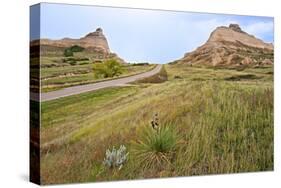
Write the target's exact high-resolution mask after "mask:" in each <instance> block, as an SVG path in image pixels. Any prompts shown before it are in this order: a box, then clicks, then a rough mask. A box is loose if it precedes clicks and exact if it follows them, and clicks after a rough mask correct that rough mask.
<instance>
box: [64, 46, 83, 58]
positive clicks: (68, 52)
mask: <svg viewBox="0 0 281 188" xmlns="http://www.w3.org/2000/svg"><path fill="white" fill-rule="evenodd" d="M83 50H84V48H83V47H81V46H78V45H74V46H71V47H69V48H66V49H65V50H64V56H65V57H70V56H73V52H82V51H83Z"/></svg>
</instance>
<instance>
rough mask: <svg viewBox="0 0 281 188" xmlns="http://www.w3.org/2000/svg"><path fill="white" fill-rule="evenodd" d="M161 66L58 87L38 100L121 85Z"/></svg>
mask: <svg viewBox="0 0 281 188" xmlns="http://www.w3.org/2000/svg"><path fill="white" fill-rule="evenodd" d="M161 68H162V65H157V66H156V67H155V68H154V69H152V70H150V71H148V72H144V73H140V74H137V75H133V76H129V77H125V78H118V79H114V80H108V81H102V82H98V83H93V84H87V85H80V86H73V87H68V88H64V89H60V90H57V91H51V92H47V93H41V97H40V101H41V102H43V101H50V100H53V99H58V98H61V97H66V96H70V95H76V94H80V93H84V92H87V91H94V90H98V89H102V88H107V87H116V86H122V85H125V84H128V83H130V82H134V81H136V80H139V79H143V78H146V77H150V76H153V75H155V74H157V73H158V72H159V71H160V70H161ZM32 96H33V95H32V94H31V99H32Z"/></svg>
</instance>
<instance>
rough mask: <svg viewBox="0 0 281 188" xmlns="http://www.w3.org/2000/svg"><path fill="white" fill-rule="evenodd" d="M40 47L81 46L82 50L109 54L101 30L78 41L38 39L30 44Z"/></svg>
mask: <svg viewBox="0 0 281 188" xmlns="http://www.w3.org/2000/svg"><path fill="white" fill-rule="evenodd" d="M39 42H40V45H41V46H52V47H61V48H68V47H71V46H74V45H78V46H81V47H83V48H86V49H87V48H92V49H93V50H96V51H100V52H103V53H110V49H109V46H108V42H107V39H106V37H105V36H104V34H103V31H102V29H101V28H97V29H96V31H94V32H91V33H89V34H87V35H86V36H84V37H82V38H80V39H71V38H63V39H61V40H51V39H40V40H35V41H32V42H31V46H32V45H36V44H39Z"/></svg>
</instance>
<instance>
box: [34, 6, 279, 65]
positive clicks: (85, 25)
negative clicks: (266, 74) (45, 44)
mask: <svg viewBox="0 0 281 188" xmlns="http://www.w3.org/2000/svg"><path fill="white" fill-rule="evenodd" d="M34 17H36V15H35V16H34ZM33 21H34V20H32V19H31V23H32V22H33ZM230 23H238V24H239V25H240V26H241V28H242V30H244V31H246V32H248V33H250V34H253V35H255V36H256V37H258V38H260V39H262V40H264V41H266V42H272V43H273V40H274V38H273V37H274V36H273V35H274V34H273V33H274V20H273V18H270V17H257V16H236V15H226V14H205V13H193V12H175V11H159V10H157V11H155V10H154V11H152V10H142V9H122V8H108V7H94V6H78V5H62V4H45V3H44V4H41V38H50V39H61V38H64V37H70V38H80V37H82V36H84V35H86V34H87V33H89V32H92V31H95V29H96V28H97V27H101V28H102V29H103V31H104V34H105V35H106V37H107V40H108V43H109V47H110V49H111V51H113V52H115V53H117V54H118V55H119V56H120V57H121V58H123V59H125V60H126V61H130V62H143V61H148V62H152V63H167V62H169V61H173V60H175V59H178V58H181V57H182V56H183V55H184V53H186V52H189V51H192V50H194V49H195V48H196V47H198V46H200V45H202V44H204V42H205V41H206V40H207V39H208V37H209V35H210V33H211V32H212V31H213V30H214V29H215V28H216V27H218V26H222V25H224V26H228V25H229V24H230ZM35 38H38V37H36V35H32V34H31V39H35Z"/></svg>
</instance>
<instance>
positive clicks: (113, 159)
mask: <svg viewBox="0 0 281 188" xmlns="http://www.w3.org/2000/svg"><path fill="white" fill-rule="evenodd" d="M128 155H129V153H126V147H125V146H124V145H121V146H120V148H119V149H117V150H116V149H115V148H114V147H113V149H112V150H109V149H107V150H106V153H105V159H104V161H103V164H104V165H105V166H107V167H109V168H117V167H118V169H119V170H120V169H121V168H122V167H123V164H124V163H125V162H126V160H127V156H128Z"/></svg>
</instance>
